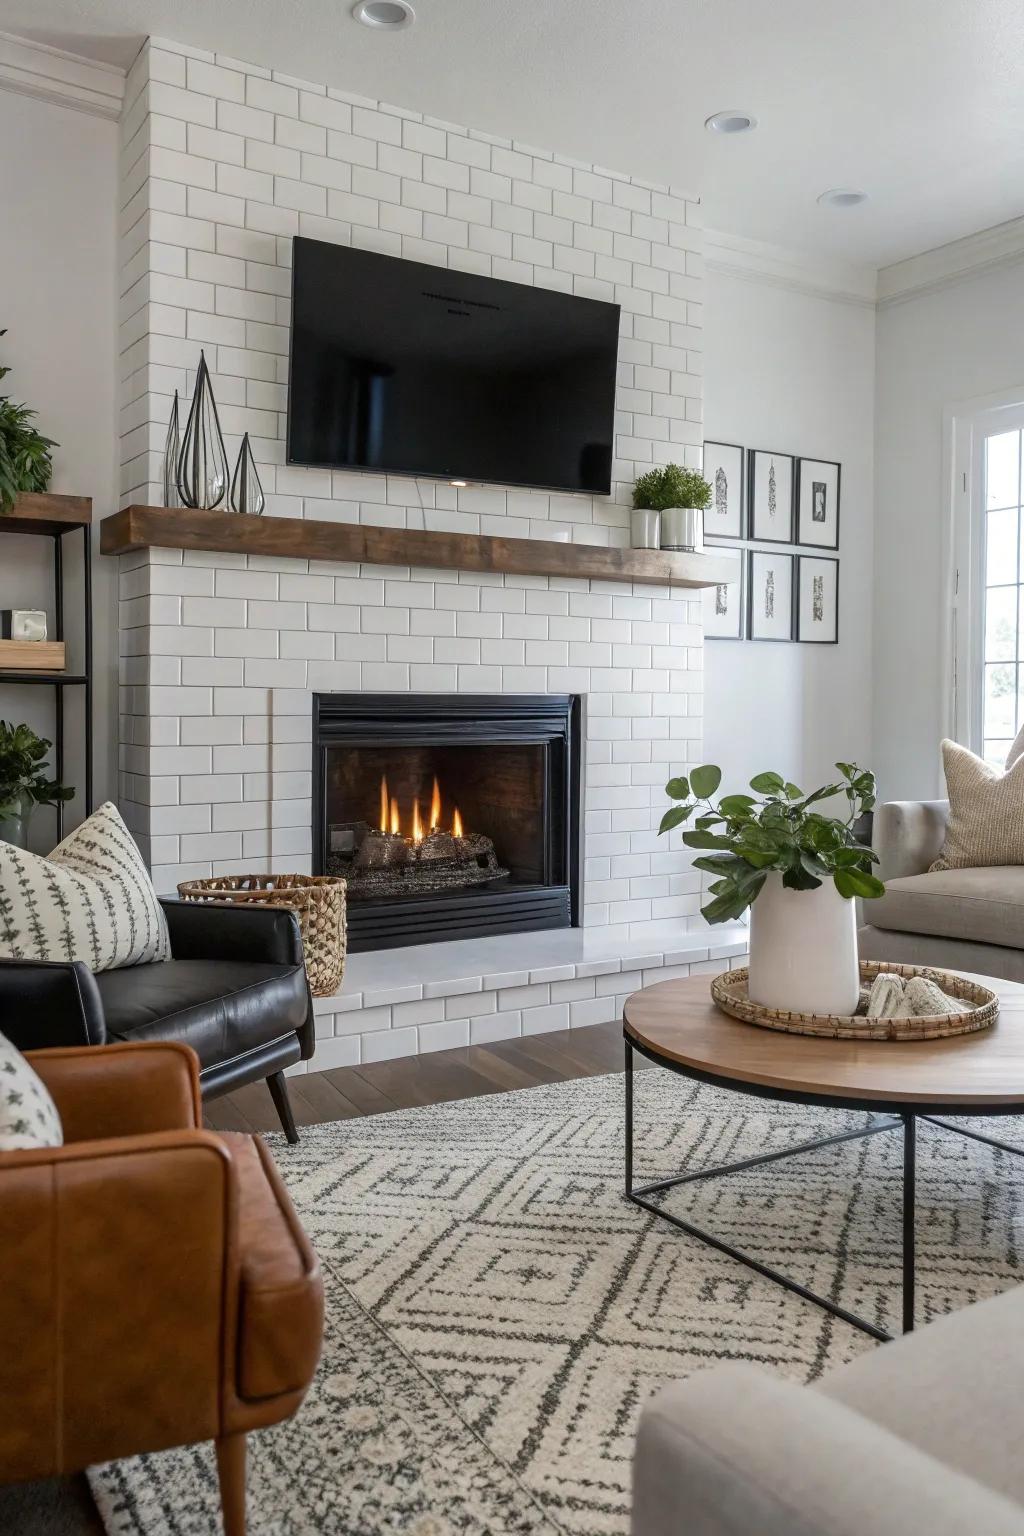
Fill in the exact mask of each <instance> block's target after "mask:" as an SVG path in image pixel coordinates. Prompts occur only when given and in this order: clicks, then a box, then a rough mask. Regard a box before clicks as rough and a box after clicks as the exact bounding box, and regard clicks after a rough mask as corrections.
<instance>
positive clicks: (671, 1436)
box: [632, 1287, 1024, 1536]
mask: <svg viewBox="0 0 1024 1536" xmlns="http://www.w3.org/2000/svg"><path fill="white" fill-rule="evenodd" d="M1022 1337H1024V1287H1018V1288H1016V1289H1014V1290H1012V1291H1009V1292H1007V1293H1005V1294H1004V1295H1002V1296H997V1297H995V1298H994V1299H993V1300H991V1301H985V1302H981V1303H980V1304H979V1305H978V1306H974V1307H967V1308H966V1309H965V1310H964V1311H962V1312H956V1313H953V1314H952V1315H951V1316H949V1317H945V1318H942V1319H941V1320H940V1321H939V1322H936V1323H932V1324H931V1325H930V1326H929V1327H927V1328H923V1329H921V1330H920V1331H919V1332H916V1333H910V1334H906V1335H905V1336H904V1337H903V1338H901V1339H898V1340H897V1341H896V1342H895V1343H892V1344H883V1345H882V1346H881V1347H880V1348H877V1349H872V1350H870V1351H869V1352H868V1353H866V1354H864V1355H861V1356H860V1357H859V1358H858V1359H856V1360H854V1361H853V1363H852V1364H850V1365H846V1366H843V1367H842V1368H841V1369H839V1370H837V1371H834V1372H832V1373H831V1374H830V1375H829V1376H826V1377H825V1378H824V1379H823V1380H822V1381H820V1382H818V1383H816V1384H815V1386H813V1387H802V1386H799V1385H798V1384H796V1383H795V1382H791V1381H786V1380H784V1379H782V1378H780V1377H777V1376H770V1375H768V1374H767V1373H766V1372H763V1371H761V1370H759V1369H758V1368H756V1367H754V1366H751V1365H741V1364H735V1365H725V1366H720V1367H718V1368H717V1369H714V1370H709V1371H704V1372H700V1373H698V1374H697V1375H696V1376H692V1377H690V1379H689V1380H688V1381H684V1382H680V1383H679V1384H678V1385H676V1386H673V1387H669V1388H668V1390H667V1391H664V1392H661V1393H659V1394H658V1396H657V1397H655V1398H653V1399H652V1401H651V1402H650V1403H649V1404H648V1406H647V1408H646V1409H645V1410H644V1413H643V1416H642V1419H641V1423H640V1430H639V1434H638V1437H637V1447H636V1461H635V1467H634V1493H633V1527H632V1529H633V1536H681V1533H683V1532H685V1536H918V1533H925V1532H927V1536H1024V1420H1022V1415H1021V1399H1022V1396H1024V1387H1022V1384H1021V1382H1022V1351H1021V1342H1020V1341H1021V1338H1022Z"/></svg>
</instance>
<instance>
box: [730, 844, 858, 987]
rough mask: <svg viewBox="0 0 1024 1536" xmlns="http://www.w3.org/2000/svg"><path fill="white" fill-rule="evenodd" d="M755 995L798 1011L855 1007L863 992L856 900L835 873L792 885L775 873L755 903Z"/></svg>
mask: <svg viewBox="0 0 1024 1536" xmlns="http://www.w3.org/2000/svg"><path fill="white" fill-rule="evenodd" d="M748 990H749V993H750V997H751V1000H752V1001H753V1002H756V1003H762V1004H763V1005H764V1006H765V1007H766V1008H781V1009H788V1010H789V1011H791V1012H793V1013H834V1014H849V1013H853V1012H854V1010H855V1009H856V1007H857V1000H858V997H859V995H860V972H859V969H858V965H857V911H856V902H854V901H851V900H848V899H847V898H846V897H845V896H840V894H839V892H838V891H837V890H836V888H835V883H834V882H833V881H832V880H831V879H827V880H824V881H823V882H822V883H821V885H820V886H818V888H817V890H813V891H790V890H787V889H786V887H785V886H784V885H783V883H782V876H781V875H780V874H776V873H772V874H770V875H769V876H768V878H767V880H766V881H765V883H764V885H763V886H762V887H761V890H760V893H759V894H758V896H757V899H756V900H755V901H754V904H753V906H752V907H751V909H750V980H749V983H748Z"/></svg>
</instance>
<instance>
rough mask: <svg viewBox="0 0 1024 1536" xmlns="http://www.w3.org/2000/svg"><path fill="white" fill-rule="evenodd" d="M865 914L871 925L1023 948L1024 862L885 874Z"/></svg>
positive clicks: (899, 930)
mask: <svg viewBox="0 0 1024 1536" xmlns="http://www.w3.org/2000/svg"><path fill="white" fill-rule="evenodd" d="M864 915H865V917H867V918H869V919H870V921H871V925H872V927H874V928H886V929H892V930H895V931H896V932H898V933H925V934H932V935H935V936H936V937H943V938H952V939H968V940H973V941H974V942H976V943H979V944H999V945H1002V946H1003V947H1004V948H1007V949H1024V867H1021V866H1018V865H1011V864H999V865H992V866H989V867H988V868H985V869H943V870H933V871H930V872H929V873H928V874H926V875H905V876H904V877H902V878H901V879H899V880H890V881H889V882H888V884H887V885H886V887H885V895H884V896H879V897H878V899H877V900H876V901H872V902H870V903H868V904H867V906H866V909H865V914H864Z"/></svg>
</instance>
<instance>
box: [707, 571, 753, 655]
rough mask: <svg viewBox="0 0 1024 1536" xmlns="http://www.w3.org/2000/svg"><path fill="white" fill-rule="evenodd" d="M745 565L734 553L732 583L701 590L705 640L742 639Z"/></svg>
mask: <svg viewBox="0 0 1024 1536" xmlns="http://www.w3.org/2000/svg"><path fill="white" fill-rule="evenodd" d="M745 564H746V562H745V561H744V559H743V556H742V555H740V554H737V555H736V558H735V565H736V579H735V581H729V582H719V583H718V584H717V585H716V586H713V587H705V588H704V593H703V599H704V638H705V640H742V639H743V626H744V619H745V618H746V611H745V609H746V605H745V603H744V596H745V592H744V587H745V582H744V579H743V577H744V568H745Z"/></svg>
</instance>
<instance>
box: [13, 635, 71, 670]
mask: <svg viewBox="0 0 1024 1536" xmlns="http://www.w3.org/2000/svg"><path fill="white" fill-rule="evenodd" d="M63 670H64V642H63V640H0V671H2V672H63Z"/></svg>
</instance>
